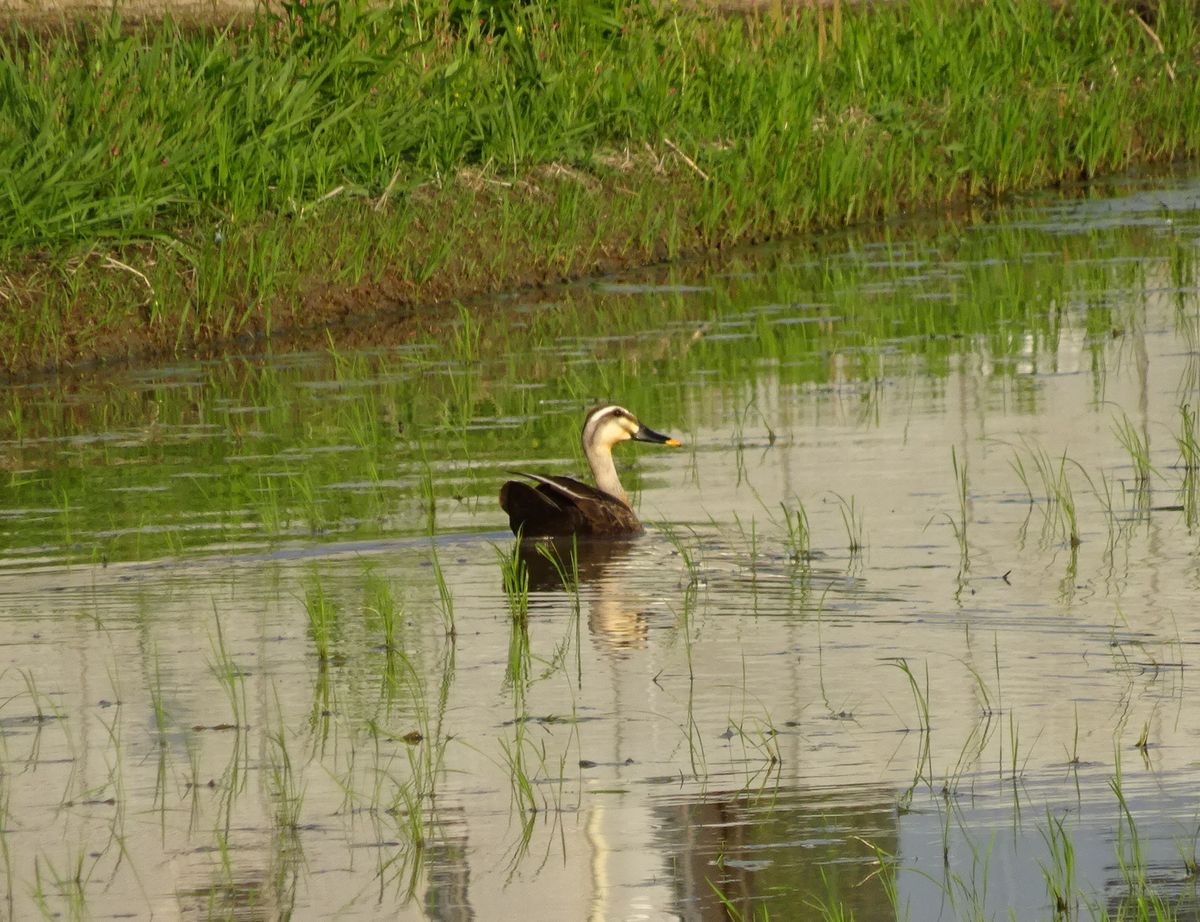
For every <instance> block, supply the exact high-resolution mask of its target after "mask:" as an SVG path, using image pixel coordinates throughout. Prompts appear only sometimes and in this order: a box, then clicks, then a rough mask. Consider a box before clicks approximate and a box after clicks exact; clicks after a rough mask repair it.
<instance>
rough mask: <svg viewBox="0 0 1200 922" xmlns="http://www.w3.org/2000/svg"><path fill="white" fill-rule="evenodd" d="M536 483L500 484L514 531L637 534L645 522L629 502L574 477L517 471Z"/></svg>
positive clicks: (527, 533) (550, 534)
mask: <svg viewBox="0 0 1200 922" xmlns="http://www.w3.org/2000/svg"><path fill="white" fill-rule="evenodd" d="M514 473H519V474H521V476H523V477H528V478H530V479H531V480H535V481H537V486H532V485H530V484H528V483H523V482H522V481H520V480H510V481H508V482H507V483H505V484H504V485H503V486H502V487H500V508H502V509H503V510H504V511H505V512H507V513H508V524H509V527H510V528H512V530H513V534H520V535H522V536H524V537H528V538H535V537H554V536H562V535H597V536H603V535H608V536H616V535H636V534H640V533H641V531H642V523H641V522H639V521H638V517H637V516H636V515H635V514H634V511H633V510H632V509H630V508H629V506H628V505H626V504H625V503H623V502H622V501H621V500H619V499H617V498H616V497H615V496H610V495H609V494H608V493H605V492H603V491H602V490H598V489H596V488H595V487H593V486H589V485H588V484H586V483H583V482H582V481H580V480H576V479H575V478H574V477H563V476H544V475H541V474H526V473H524V472H520V471H515V472H514Z"/></svg>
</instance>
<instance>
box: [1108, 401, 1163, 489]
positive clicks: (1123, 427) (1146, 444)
mask: <svg viewBox="0 0 1200 922" xmlns="http://www.w3.org/2000/svg"><path fill="white" fill-rule="evenodd" d="M1113 431H1114V432H1115V433H1116V435H1117V440H1118V441H1119V442H1120V443H1121V447H1122V448H1124V449H1125V453H1126V454H1128V455H1129V463H1130V467H1131V468H1132V470H1133V494H1134V497H1135V501H1134V506H1135V508H1137V509H1141V508H1143V506H1145V505H1147V504H1148V502H1149V500H1148V491H1149V487H1150V474H1151V473H1152V472H1153V471H1154V467H1153V466H1152V465H1151V464H1150V433H1149V432H1145V431H1142V432H1139V431H1138V429H1137V427H1136V426H1134V424H1133V420H1131V419H1130V418H1129V416H1128V415H1127V414H1125V413H1122V414H1121V419H1120V421H1119V422H1114V423H1113Z"/></svg>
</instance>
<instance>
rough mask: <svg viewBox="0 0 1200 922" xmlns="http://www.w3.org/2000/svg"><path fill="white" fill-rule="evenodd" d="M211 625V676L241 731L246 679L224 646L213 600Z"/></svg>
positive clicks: (222, 631)
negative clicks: (220, 690)
mask: <svg viewBox="0 0 1200 922" xmlns="http://www.w3.org/2000/svg"><path fill="white" fill-rule="evenodd" d="M213 623H214V625H215V626H216V636H215V637H210V638H209V645H210V647H211V648H212V655H213V659H212V662H211V663H210V664H209V668H210V669H211V670H212V673H213V675H215V676H216V677H217V680H218V681H219V682H220V683H221V689H222V690H223V691H224V692H225V697H226V698H228V700H229V710H230V715H231V717H232V720H231V723H232V724H233V725H234V726H235V727H238V728H239V729H241V728H242V727H243V726H244V725H245V723H246V713H247V710H248V708H247V702H246V678H245V676H244V675H243V673H242V670H241V669H240V668H239V666H238V665H237V663H236V662H235V661H234V659H233V656H232V655H231V654H230V652H229V649H228V648H227V647H226V646H225V632H224V630H223V629H222V627H221V615H220V613H219V612H218V611H217V603H216V600H215V599H214V600H213Z"/></svg>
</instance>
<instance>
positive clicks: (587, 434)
mask: <svg viewBox="0 0 1200 922" xmlns="http://www.w3.org/2000/svg"><path fill="white" fill-rule="evenodd" d="M630 439H633V440H634V441H637V442H654V443H656V444H659V445H680V444H682V443H681V442H680V441H679V439H675V438H672V437H671V436H669V435H663V434H662V433H661V432H655V431H654V430H653V429H650V428H648V427H647V426H644V425H643V424H642V423H641V422H640V421H639V420H638V418H637V417H636V416H634V415H633V414H632V413H630V412H629V411H628V410H626V409H625V408H624V407H619V406H616V405H615V404H608V405H606V406H599V407H596V408H595V409H594V410H592V411H591V412H589V413H588V415H587V419H586V420H585V421H584V424H583V449H584V451H585V452H588V451H590V450H595V449H600V450H603V451H611V450H612V447H613V446H614V445H616V444H617V443H618V442H626V441H628V440H630Z"/></svg>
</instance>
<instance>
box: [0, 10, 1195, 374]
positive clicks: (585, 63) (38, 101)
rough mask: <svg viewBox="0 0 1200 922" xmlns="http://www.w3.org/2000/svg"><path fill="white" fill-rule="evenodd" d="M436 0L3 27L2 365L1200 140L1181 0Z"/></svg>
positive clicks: (682, 242) (1019, 184)
mask: <svg viewBox="0 0 1200 922" xmlns="http://www.w3.org/2000/svg"><path fill="white" fill-rule="evenodd" d="M444 9H445V7H444V6H443V5H442V4H440V3H439V4H434V3H432V2H429V3H424V4H422V3H421V2H417V3H413V4H405V5H403V6H397V7H396V8H373V9H367V8H366V7H365V5H362V6H359V5H356V4H354V3H350V2H347V3H338V2H333V0H327V2H322V0H317V2H315V3H308V4H303V5H301V4H298V3H297V4H291V5H287V6H285V8H284V12H283V13H282V14H279V15H267V14H265V13H263V14H260V15H259V16H257V17H256V18H255V19H253V20H252V21H250V22H248V23H244V24H242V25H238V26H230V27H228V28H226V29H222V30H217V31H212V30H208V31H204V30H194V29H193V30H184V29H182V28H181V27H180V26H178V25H177V24H175V23H173V22H171V21H165V22H159V23H153V24H149V25H144V26H140V27H138V28H127V27H125V26H124V25H123V24H122V23H121V22H120V20H119V19H116V18H113V19H110V20H108V21H106V22H102V23H99V24H95V25H92V26H79V27H77V28H76V29H75V30H73V31H71V30H68V34H45V33H33V32H30V31H27V30H22V28H21V27H19V26H10V27H9V28H8V30H7V31H6V32H4V33H2V34H0V177H3V182H2V184H0V189H2V194H0V264H2V267H3V268H4V270H5V273H4V274H5V276H6V279H5V281H4V290H3V292H2V294H3V297H0V343H3V348H2V352H3V356H2V360H3V364H4V365H6V366H8V367H10V368H11V367H15V366H19V365H21V364H22V363H25V364H29V363H37V362H46V361H55V360H56V359H63V358H70V357H72V355H78V354H83V355H89V354H103V353H104V351H105V350H106V349H107V350H110V351H111V350H114V349H119V348H120V347H121V346H122V345H124V347H125V348H128V341H129V336H130V332H131V330H136V331H139V333H140V335H141V336H142V337H143V338H144V339H145V340H146V344H147V345H148V347H149V348H152V349H154V350H159V351H163V350H165V351H171V350H177V349H180V348H186V347H189V346H191V345H194V344H195V343H196V342H200V341H212V340H219V339H224V338H228V337H230V336H233V335H236V334H238V333H241V332H245V331H247V330H254V331H256V332H269V331H271V330H272V329H273V328H275V327H277V326H279V325H289V324H294V323H296V322H298V321H301V320H308V321H310V322H311V321H313V320H316V321H321V320H327V319H330V318H329V316H327V315H320V314H318V315H314V313H313V311H312V310H311V309H310V308H311V305H309V306H308V307H307V308H306V307H305V306H304V305H297V304H295V303H293V302H294V300H295V299H296V296H297V295H299V294H305V293H311V292H312V289H313V287H314V285H315V284H316V283H318V282H320V283H321V285H322V286H324V287H323V288H322V291H323V292H324V293H326V294H327V293H328V286H329V285H332V286H333V288H334V290H344V289H347V288H349V287H350V286H354V285H357V284H359V283H361V282H364V281H365V282H367V283H369V285H370V286H373V288H374V289H375V290H376V291H377V292H378V293H380V295H381V296H382V298H383V300H384V301H386V302H388V303H392V302H394V301H395V300H402V301H404V300H408V301H413V300H420V299H421V298H425V297H431V296H438V295H445V294H447V293H453V294H458V295H463V294H468V293H471V292H476V291H482V290H488V289H491V288H495V287H503V286H505V285H511V284H514V283H518V282H523V281H528V280H531V279H534V280H537V279H542V278H547V277H559V276H563V275H578V274H580V273H583V272H586V271H590V270H591V269H594V268H595V267H596V266H598V265H601V264H605V263H606V262H610V261H612V260H618V261H623V262H639V261H646V260H649V259H656V258H661V257H663V256H671V255H674V254H676V253H678V252H680V251H681V250H688V249H697V248H708V247H717V246H722V245H725V244H729V243H734V242H739V241H745V240H749V239H759V238H763V237H767V236H771V235H778V234H781V233H788V232H793V231H797V230H800V229H805V228H811V227H819V226H833V225H840V224H845V223H848V222H855V221H859V220H862V219H865V218H869V217H872V216H878V215H887V214H895V213H897V212H899V211H902V210H904V209H907V208H910V207H913V206H921V205H931V204H937V203H943V202H947V201H950V200H953V199H956V198H959V197H962V196H979V195H986V196H998V195H1003V194H1005V193H1007V192H1010V191H1013V190H1017V189H1022V188H1028V187H1031V186H1039V185H1045V184H1049V183H1054V182H1058V181H1062V180H1069V179H1074V178H1078V177H1081V176H1089V175H1092V174H1095V173H1098V172H1101V171H1111V170H1116V169H1120V168H1122V167H1125V166H1127V165H1129V164H1131V163H1134V162H1142V161H1154V160H1163V159H1168V158H1175V157H1180V156H1185V155H1194V154H1195V153H1196V151H1197V150H1198V148H1200V65H1198V63H1197V59H1196V54H1195V51H1194V49H1195V48H1196V47H1197V43H1198V42H1200V23H1198V22H1197V18H1196V16H1195V12H1196V6H1195V4H1194V3H1181V4H1162V5H1161V6H1160V7H1159V8H1158V9H1157V10H1155V11H1154V15H1153V16H1150V15H1149V14H1148V13H1147V12H1146V10H1145V7H1144V5H1143V6H1140V7H1138V11H1137V12H1135V11H1134V10H1133V9H1128V10H1127V9H1125V8H1124V7H1123V6H1122V5H1121V4H1114V3H1111V2H1108V0H1080V2H1078V3H1072V4H1063V5H1053V4H1047V3H1045V2H1043V0H1015V2H1013V3H1007V4H987V5H978V4H944V3H940V2H937V0H914V2H910V3H904V4H894V5H893V4H885V5H879V6H875V5H869V4H864V5H862V6H861V7H859V6H855V7H853V8H851V9H848V10H844V11H839V14H838V15H837V17H836V18H832V14H830V13H829V12H827V11H823V10H820V9H813V8H809V7H805V8H802V9H797V10H796V11H795V12H794V13H788V14H787V15H781V16H777V17H776V16H765V17H762V18H758V17H749V18H744V17H722V16H718V15H712V14H707V13H704V12H702V11H697V10H692V9H689V10H686V11H682V10H676V9H675V8H673V7H671V8H666V7H663V6H661V5H651V4H639V3H628V4H627V3H620V2H616V3H600V2H587V0H576V2H569V3H561V4H549V3H528V4H513V5H511V6H509V5H495V6H493V7H490V9H492V10H493V12H492V13H491V14H489V15H488V16H485V17H484V18H483V19H475V18H473V17H470V16H462V17H458V18H456V17H453V16H450V15H448V14H446V13H445V12H444ZM497 10H498V11H499V12H496V11H497ZM359 294H360V295H361V292H360V293H359ZM368 300H371V299H368ZM336 307H337V310H333V311H331V312H330V313H331V314H332V315H333V316H340V315H341V313H344V311H345V305H344V304H341V303H338V304H337V305H336ZM114 329H116V330H119V331H120V335H119V336H117V337H113V338H112V339H111V341H109V340H105V338H104V336H103V330H114ZM136 338H137V337H135V339H136ZM31 349H32V352H31V351H30V350H31Z"/></svg>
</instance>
